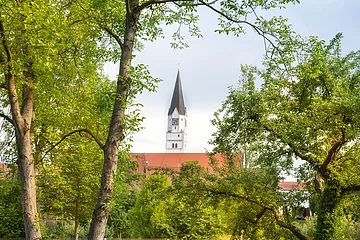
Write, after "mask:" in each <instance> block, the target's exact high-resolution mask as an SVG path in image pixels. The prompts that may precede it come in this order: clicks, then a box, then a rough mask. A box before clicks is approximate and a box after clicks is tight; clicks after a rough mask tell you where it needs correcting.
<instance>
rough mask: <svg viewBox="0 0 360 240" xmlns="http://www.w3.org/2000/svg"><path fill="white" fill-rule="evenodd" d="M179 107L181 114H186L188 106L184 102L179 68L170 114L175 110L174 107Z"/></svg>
mask: <svg viewBox="0 0 360 240" xmlns="http://www.w3.org/2000/svg"><path fill="white" fill-rule="evenodd" d="M175 108H177V110H178V112H179V114H181V115H185V114H186V108H185V103H184V96H183V92H182V88H181V79H180V71H179V70H178V73H177V77H176V82H175V87H174V93H173V96H172V100H171V105H170V108H169V112H168V115H171V114H172V113H173V112H174V109H175Z"/></svg>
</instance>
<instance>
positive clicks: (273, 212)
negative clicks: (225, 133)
mask: <svg viewBox="0 0 360 240" xmlns="http://www.w3.org/2000/svg"><path fill="white" fill-rule="evenodd" d="M230 166H231V167H230V168H229V165H228V164H226V159H225V161H224V162H222V163H217V166H215V167H214V170H215V171H214V173H208V172H206V171H205V170H204V169H203V167H201V166H199V165H197V164H196V163H188V164H185V165H184V166H182V169H181V171H180V174H179V177H175V178H174V181H173V183H174V186H176V188H177V189H178V191H179V192H181V195H183V196H186V197H187V198H188V199H189V200H190V201H192V204H191V205H192V206H194V205H195V203H196V202H201V203H202V206H203V207H204V206H209V207H213V208H215V209H217V212H218V213H220V216H221V212H224V213H225V216H226V217H225V220H222V221H223V224H224V225H225V226H226V232H227V233H228V234H231V235H232V237H233V238H242V237H245V238H246V239H248V238H249V239H294V235H293V234H295V235H296V236H297V235H298V236H299V238H300V239H306V238H305V237H304V236H303V235H302V234H301V233H300V231H299V230H298V229H297V228H296V227H295V226H292V225H290V224H288V223H287V222H288V221H290V220H293V219H295V218H294V217H293V216H290V215H281V214H280V208H281V207H285V206H286V203H287V202H288V197H287V196H286V195H283V194H279V191H278V178H277V175H276V172H272V171H270V170H266V169H264V170H262V171H254V170H249V169H244V168H243V166H241V165H237V166H236V165H232V164H231V165H230ZM279 203H280V204H279ZM195 206H196V205H195ZM204 208H205V207H204ZM192 211H194V209H193V208H192ZM219 226H221V225H217V224H215V225H213V227H215V228H216V227H219ZM209 229H211V228H209ZM220 229H221V228H219V229H218V231H219V230H220ZM288 230H290V231H288ZM221 231H224V230H223V229H222V230H221ZM221 231H220V232H221ZM220 232H217V233H218V234H219V233H220ZM290 232H292V233H293V234H291V233H290ZM216 235H217V234H216V233H213V235H210V236H216ZM301 237H302V238H301Z"/></svg>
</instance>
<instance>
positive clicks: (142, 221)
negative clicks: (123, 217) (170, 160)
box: [129, 174, 172, 238]
mask: <svg viewBox="0 0 360 240" xmlns="http://www.w3.org/2000/svg"><path fill="white" fill-rule="evenodd" d="M169 187H170V186H169V184H168V178H167V176H166V175H164V174H152V175H150V177H149V179H147V180H146V181H145V183H144V185H143V186H142V188H141V190H140V192H139V193H138V195H137V199H136V202H135V205H134V208H132V209H131V210H130V212H129V215H130V221H131V231H132V235H133V236H134V237H140V238H165V237H169V236H172V228H171V226H170V224H169V219H168V217H167V214H166V213H167V211H168V210H169V204H170V202H171V198H170V197H169V196H168V195H166V191H167V190H168V188H169Z"/></svg>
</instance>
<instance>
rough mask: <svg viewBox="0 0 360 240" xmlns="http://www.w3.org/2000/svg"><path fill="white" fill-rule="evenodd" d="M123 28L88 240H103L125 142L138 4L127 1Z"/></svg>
mask: <svg viewBox="0 0 360 240" xmlns="http://www.w3.org/2000/svg"><path fill="white" fill-rule="evenodd" d="M126 5H127V13H126V27H125V35H124V43H123V46H122V48H121V50H122V52H121V59H120V67H119V76H118V80H117V88H116V99H115V103H114V107H113V113H112V117H111V123H110V128H109V133H108V138H107V140H106V143H105V145H104V165H103V171H102V175H101V186H100V190H99V197H98V201H97V204H96V207H95V210H94V212H93V217H92V221H91V226H90V232H89V237H88V239H91V240H101V239H104V235H105V228H106V224H107V219H108V215H109V210H110V208H109V201H110V197H111V195H112V191H113V185H114V175H115V173H116V169H117V162H118V153H119V146H120V143H121V141H122V140H123V139H124V113H125V108H126V99H127V95H128V92H129V86H130V84H131V78H130V70H131V60H132V51H133V48H134V40H135V34H136V29H137V23H138V19H139V15H140V12H135V11H134V9H135V7H136V6H137V5H138V1H137V0H135V1H132V0H130V1H126Z"/></svg>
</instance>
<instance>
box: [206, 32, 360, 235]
mask: <svg viewBox="0 0 360 240" xmlns="http://www.w3.org/2000/svg"><path fill="white" fill-rule="evenodd" d="M286 38H287V39H290V38H291V36H286V34H285V35H284V39H286ZM294 39H296V41H293V44H292V45H291V46H290V47H289V46H286V45H285V46H283V45H279V47H280V50H281V51H275V52H274V54H273V55H272V58H266V59H265V61H264V65H265V69H264V70H257V69H255V68H254V69H253V70H252V69H251V68H249V67H243V68H242V73H243V78H242V79H241V81H240V86H239V87H238V88H237V89H230V94H229V96H228V98H227V100H226V101H225V103H224V105H223V107H222V108H221V109H220V110H219V111H218V112H217V113H216V114H215V120H214V121H213V124H215V125H216V126H217V127H218V131H217V132H216V133H215V134H214V135H213V140H212V143H213V144H216V148H215V151H218V152H223V153H229V152H238V151H239V150H240V151H241V149H242V148H244V149H249V146H251V148H250V149H251V155H252V157H253V158H254V159H253V160H254V162H255V164H256V165H257V166H259V167H262V168H264V167H267V168H270V169H276V170H277V171H279V172H285V173H290V172H292V171H294V170H295V171H297V170H298V172H295V174H297V177H298V178H300V179H301V180H303V181H308V182H309V186H310V185H311V183H310V182H312V180H313V178H314V175H315V174H318V177H319V176H321V177H320V178H321V179H320V180H319V179H316V182H315V183H316V184H318V185H319V186H320V187H321V189H322V190H319V188H316V190H317V191H318V192H321V193H320V195H319V198H320V199H321V200H320V202H319V209H318V214H319V216H318V219H320V220H318V227H317V237H318V238H319V239H339V238H340V237H341V236H342V234H343V232H341V229H340V230H339V226H340V225H341V224H340V222H339V221H340V217H339V216H341V215H342V214H343V213H342V212H341V208H342V207H341V204H340V203H341V202H342V200H343V199H344V197H345V196H346V195H347V192H353V191H357V190H358V189H359V184H358V183H359V178H358V177H357V176H358V175H359V173H360V172H359V167H358V166H359V158H358V156H357V155H356V152H358V151H359V150H360V149H359V146H360V144H359V133H360V132H359V121H358V120H359V119H360V116H358V112H359V111H358V109H359V106H360V105H359V103H360V101H359V97H358V96H359V94H358V93H359V92H358V81H359V77H358V76H359V68H358V66H359V64H360V62H359V60H360V59H359V54H358V52H351V53H349V54H347V55H345V56H343V55H342V54H341V49H340V42H341V34H338V35H337V36H336V37H335V38H334V39H333V40H332V41H330V43H329V44H326V43H325V41H320V40H318V39H317V38H316V37H310V38H309V39H306V40H304V41H303V42H302V43H300V42H299V41H298V39H299V38H297V37H296V36H295V38H294ZM295 57H296V61H295ZM244 76H245V78H244ZM254 76H255V77H254ZM256 78H261V79H262V80H263V84H262V86H261V88H259V89H255V88H254V87H253V83H252V82H253V81H254V79H256ZM244 79H245V80H246V81H244ZM244 83H245V84H244ZM239 146H240V147H239ZM295 159H297V160H303V161H305V162H306V164H303V165H302V166H301V167H300V168H299V169H297V168H296V167H295V166H294V163H293V162H294V160H295ZM316 184H314V185H315V186H316ZM313 190H314V189H312V188H309V191H313ZM322 191H323V192H322ZM293 200H296V199H295V198H294V199H293ZM320 236H321V237H320Z"/></svg>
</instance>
